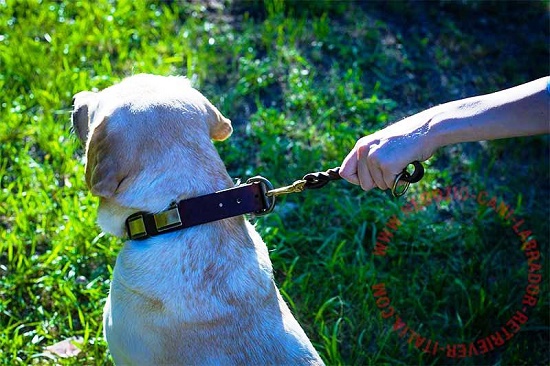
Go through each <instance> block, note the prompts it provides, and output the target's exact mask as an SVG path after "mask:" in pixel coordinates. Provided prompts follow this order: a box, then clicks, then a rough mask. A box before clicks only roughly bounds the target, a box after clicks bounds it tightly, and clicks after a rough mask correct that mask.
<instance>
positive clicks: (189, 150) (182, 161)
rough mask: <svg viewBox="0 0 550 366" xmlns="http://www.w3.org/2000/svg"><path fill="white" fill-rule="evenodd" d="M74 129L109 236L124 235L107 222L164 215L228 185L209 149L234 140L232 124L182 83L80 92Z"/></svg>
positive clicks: (125, 84)
mask: <svg viewBox="0 0 550 366" xmlns="http://www.w3.org/2000/svg"><path fill="white" fill-rule="evenodd" d="M72 123H73V127H74V130H75V132H76V135H77V136H78V138H79V140H80V141H81V142H82V144H83V145H84V146H85V151H86V183H87V185H88V187H89V188H90V190H91V192H92V193H93V194H94V195H96V196H99V197H100V211H99V221H100V225H101V226H102V227H103V229H104V230H106V231H109V232H114V231H116V232H114V233H115V234H118V233H119V232H118V230H113V229H112V228H105V227H104V225H102V223H101V221H103V220H102V216H107V217H104V218H105V220H112V219H113V218H112V217H110V218H109V217H108V216H113V215H115V216H116V215H117V214H123V215H126V214H127V213H128V212H135V211H137V210H145V211H151V212H156V211H161V210H163V209H165V208H166V207H167V206H168V205H169V204H170V203H171V202H172V201H174V200H178V199H182V198H186V197H189V196H196V195H200V194H205V193H211V192H212V190H219V189H223V188H227V187H228V185H230V184H231V179H230V178H229V176H228V175H227V172H226V170H225V167H224V165H223V163H222V162H221V159H220V157H219V155H218V154H217V152H216V150H215V148H214V146H213V144H212V142H211V139H213V140H225V139H226V138H228V137H229V136H230V135H231V133H232V131H233V129H232V127H231V121H230V120H228V119H227V118H225V117H224V116H223V115H222V114H221V113H220V112H219V111H218V110H217V109H216V107H214V106H213V105H212V104H211V103H210V102H209V101H208V100H207V99H206V98H205V97H204V96H203V95H202V94H201V93H199V92H198V91H197V90H195V89H193V88H192V87H191V85H190V83H189V81H188V80H187V79H185V78H183V77H163V76H154V75H145V74H142V75H135V76H132V77H129V78H127V79H125V80H123V81H122V82H121V83H119V84H116V85H114V86H111V87H109V88H107V89H104V90H102V91H100V92H87V91H85V92H80V93H78V94H76V95H75V96H74V109H73V113H72ZM116 226H117V227H120V229H121V230H122V226H121V225H119V224H118V223H117V224H116Z"/></svg>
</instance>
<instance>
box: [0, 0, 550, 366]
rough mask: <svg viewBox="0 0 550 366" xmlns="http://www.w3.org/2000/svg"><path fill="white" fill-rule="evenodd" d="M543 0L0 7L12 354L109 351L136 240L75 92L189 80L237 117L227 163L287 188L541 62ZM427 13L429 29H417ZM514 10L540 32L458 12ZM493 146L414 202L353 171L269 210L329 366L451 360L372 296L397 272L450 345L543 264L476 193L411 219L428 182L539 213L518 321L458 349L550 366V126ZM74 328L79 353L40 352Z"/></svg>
mask: <svg viewBox="0 0 550 366" xmlns="http://www.w3.org/2000/svg"><path fill="white" fill-rule="evenodd" d="M216 4H217V5H216ZM541 4H542V3H541ZM541 4H539V3H529V4H527V3H524V4H523V5H522V7H521V9H516V8H514V7H513V5H506V6H501V7H497V6H494V5H490V4H489V5H487V4H485V3H483V2H473V3H467V4H463V3H452V4H446V5H445V4H443V5H435V4H433V6H432V5H430V6H428V5H425V4H424V5H422V4H421V3H417V4H416V5H415V6H412V5H410V4H402V3H399V4H396V3H388V4H383V3H365V4H355V5H353V4H349V3H345V2H328V1H318V2H309V3H303V2H282V1H266V2H265V3H252V2H251V3H248V2H237V3H234V4H232V3H231V2H219V3H218V2H213V5H212V6H206V5H203V4H202V3H201V2H196V3H191V4H187V3H185V4H184V3H181V4H180V3H177V2H173V3H162V2H161V3H156V2H145V1H134V2H132V1H117V2H111V1H107V0H102V1H94V2H86V1H84V2H76V1H75V2H73V1H67V2H41V3H39V2H35V1H18V2H11V1H7V2H6V1H0V88H1V90H2V91H1V98H0V121H1V123H0V188H1V190H0V202H1V203H0V364H4V365H14V364H40V363H44V364H48V363H56V364H67V365H72V364H90V365H96V364H97V365H103V364H111V363H112V361H111V359H110V356H109V354H108V352H107V345H106V343H105V342H104V340H103V337H102V326H101V321H102V308H103V305H104V302H105V297H106V296H107V292H108V288H109V281H110V277H111V273H112V266H113V265H114V261H115V258H116V254H117V252H118V250H119V248H120V245H121V242H120V240H118V239H117V238H113V237H110V236H108V235H103V234H101V233H100V231H99V229H98V227H97V226H96V224H95V218H96V207H97V200H96V199H95V198H93V197H92V196H91V195H90V194H89V193H88V191H87V188H86V187H85V184H84V180H83V176H84V169H83V164H82V159H81V155H82V151H81V147H80V146H79V145H78V144H77V142H76V140H75V138H74V137H72V136H71V135H70V131H69V130H70V111H71V99H72V96H73V95H74V94H75V93H76V92H79V91H82V90H96V89H102V88H104V87H107V86H109V85H112V84H113V83H116V82H118V81H119V80H121V79H122V78H124V77H125V76H128V75H131V74H135V73H140V72H150V73H157V74H163V75H169V74H179V75H186V76H187V77H189V78H190V79H191V80H192V81H193V83H194V84H195V85H196V86H197V87H198V88H199V89H200V90H201V91H203V93H204V94H205V95H207V96H208V97H209V98H210V99H211V100H212V101H213V102H214V104H216V105H217V106H219V107H220V109H221V110H222V112H223V113H224V114H225V115H227V116H228V117H229V118H231V119H232V120H233V123H234V125H235V133H234V136H233V137H232V138H231V139H229V140H228V141H226V142H223V143H217V144H216V146H217V148H218V150H219V152H220V155H221V156H222V158H223V159H224V161H225V163H226V165H227V166H228V170H229V172H230V174H231V175H232V176H233V177H236V178H237V177H240V178H243V179H246V178H248V177H250V176H252V175H257V174H261V175H264V176H266V177H267V178H269V179H270V180H271V181H272V182H273V183H274V184H276V185H282V184H288V183H291V182H292V181H294V180H296V179H299V178H301V177H302V176H303V175H304V174H306V173H308V172H311V171H316V170H324V169H327V168H330V167H334V166H337V165H338V164H340V162H341V160H342V158H343V157H344V156H345V155H346V154H347V152H348V151H349V149H350V148H351V147H352V146H353V144H354V143H355V141H356V139H357V138H358V137H360V136H362V135H364V134H366V133H369V132H372V131H375V130H376V129H378V128H380V127H383V126H385V125H386V124H387V123H390V122H393V121H394V120H396V119H398V118H400V117H402V116H403V115H405V114H407V113H410V112H411V110H420V109H422V108H425V107H427V106H430V105H433V104H436V103H441V102H443V101H445V100H449V99H452V98H457V97H461V96H466V95H471V94H472V93H485V92H490V91H492V90H495V89H498V88H504V87H507V86H511V85H512V84H513V83H517V82H521V81H527V80H528V79H529V78H535V77H539V76H542V75H544V74H545V73H546V74H547V73H548V69H547V66H545V65H544V62H540V60H541V59H543V58H544V57H545V56H547V44H546V41H547V39H548V38H547V37H548V30H547V29H546V28H544V27H545V25H544V26H541V25H540V24H542V23H544V16H543V12H544V10H543V9H542V8H544V5H541ZM423 11H425V12H426V14H428V15H429V16H430V17H431V18H430V19H432V20H433V22H434V24H433V28H430V27H432V25H431V23H430V24H424V23H422V22H421V21H418V22H416V23H415V21H413V20H410V19H416V18H419V17H420V15H421V13H422V12H423ZM463 14H467V15H468V16H463ZM487 14H490V15H491V16H489V15H487ZM510 14H513V17H514V19H515V20H514V22H516V20H517V21H520V20H522V19H523V20H525V19H527V18H528V19H529V25H530V27H531V28H530V31H531V32H532V34H531V33H530V34H527V35H525V34H524V33H525V32H517V33H514V35H513V38H510V37H511V36H510V34H506V33H505V32H500V31H497V30H495V29H499V28H498V27H494V29H492V30H487V28H486V27H485V26H484V25H483V24H485V23H479V24H481V25H479V24H478V23H474V25H475V26H476V27H480V28H479V29H482V30H483V32H481V31H479V32H474V31H471V29H470V28H469V26H468V24H466V23H464V24H463V23H462V22H463V21H464V22H465V21H466V19H477V18H481V17H484V19H485V20H484V21H485V22H486V23H487V22H489V23H491V22H493V21H498V22H500V23H499V24H507V23H514V22H512V21H511V20H510V19H511V17H512V16H511V15H510ZM402 18H407V19H409V20H408V21H407V22H406V23H407V24H409V23H410V22H412V23H410V24H412V25H410V27H412V28H407V27H409V25H407V24H405V23H404V22H403V21H401V20H400V19H402ZM516 18H517V19H516ZM518 19H519V20H518ZM541 19H542V20H541ZM430 22H431V21H430ZM541 22H542V23H541ZM491 24H492V23H491ZM514 24H515V23H514ZM544 24H545V23H544ZM423 27H424V28H423ZM484 27H485V28H484ZM411 29H412V30H413V31H410V30H411ZM434 29H437V32H436V31H435V30H434ZM438 32H441V33H438ZM545 32H546V33H545ZM480 34H487V37H488V38H487V40H486V39H484V38H480V36H479V35H480ZM522 37H528V39H529V42H526V41H525V38H522ZM516 48H517V49H521V50H522V52H521V55H519V54H514V52H516ZM506 52H508V53H511V54H513V55H515V57H516V58H517V60H516V59H515V58H514V57H508V58H507V60H508V61H506V62H503V61H502V59H501V58H500V54H501V53H506ZM479 55H481V56H484V57H481V58H476V57H477V56H479ZM509 60H512V61H509ZM489 66H490V67H489ZM476 68H477V69H476ZM470 78H471V82H470V81H469V80H470ZM484 146H485V147H480V146H479V145H478V144H465V145H460V146H456V147H453V148H449V149H445V150H443V151H441V152H440V153H438V154H437V155H436V156H435V157H434V158H433V159H432V160H431V161H430V162H427V163H426V166H427V168H428V169H427V174H426V177H425V178H424V180H423V181H421V182H420V183H419V184H417V185H416V186H415V187H412V188H411V191H410V192H409V193H408V194H407V196H406V197H404V198H402V199H400V200H394V199H392V198H391V197H389V196H388V195H387V194H385V193H382V192H378V191H373V192H369V193H363V192H362V191H360V189H359V188H357V187H354V186H351V185H349V184H346V183H344V182H342V181H339V182H333V183H331V184H330V185H328V186H326V187H325V188H323V189H321V190H319V191H307V192H305V193H303V194H300V195H295V196H291V197H288V198H286V199H282V200H280V202H279V203H278V206H277V208H276V210H275V212H274V213H272V214H271V215H269V216H266V217H264V218H261V219H258V220H257V222H256V227H257V228H258V230H259V231H260V233H261V234H262V236H263V238H264V239H265V241H266V243H267V244H268V247H269V250H270V254H271V258H272V261H273V265H274V269H275V278H276V281H277V283H278V285H279V286H280V288H281V292H282V294H283V297H284V298H285V299H286V300H287V301H288V303H289V305H290V307H291V309H292V311H293V312H294V313H295V315H296V317H297V318H298V319H299V321H300V323H301V324H302V325H303V327H304V329H305V330H306V332H307V334H308V335H309V336H310V338H311V339H312V341H313V343H314V344H315V346H316V348H317V349H318V350H319V352H320V354H321V356H322V357H323V359H324V360H325V361H326V362H327V363H328V364H380V363H388V364H424V363H428V364H432V363H446V362H449V361H452V362H454V361H453V360H450V359H449V358H447V357H446V356H445V354H443V353H441V354H438V355H437V356H433V355H428V354H425V353H422V352H421V351H420V350H419V349H418V348H416V347H414V345H411V344H410V343H408V342H407V340H408V338H403V337H401V338H400V337H399V335H398V332H396V331H394V330H393V329H392V327H393V325H394V320H395V319H383V318H382V317H381V310H382V309H380V308H379V306H378V305H377V302H376V300H377V298H376V297H375V296H374V292H375V291H374V290H373V288H372V286H373V285H375V284H377V283H380V282H381V281H385V283H386V285H387V289H388V294H389V298H391V301H392V304H393V305H394V306H395V308H396V309H399V312H400V313H401V314H402V316H403V317H404V319H405V317H406V320H405V321H406V322H407V324H409V325H410V326H411V328H413V329H415V330H417V331H419V332H421V333H422V335H423V336H426V337H429V338H430V339H433V340H436V339H438V340H440V341H441V342H447V343H452V344H458V343H461V342H462V343H467V342H470V341H472V340H474V339H476V337H479V336H481V335H486V334H490V333H491V332H494V331H495V330H496V329H498V327H500V326H501V325H502V324H503V323H504V322H506V321H507V320H508V319H510V317H511V315H512V314H513V313H514V312H515V311H516V310H517V307H518V304H519V303H520V302H521V298H522V295H523V292H524V291H525V287H526V285H527V284H526V273H527V272H526V271H527V265H526V259H525V256H524V254H523V253H522V252H521V250H520V247H521V242H520V239H519V237H518V235H517V234H516V233H515V232H514V230H513V229H512V226H513V224H511V223H510V222H505V221H503V220H501V218H499V217H498V215H497V214H495V212H494V210H492V209H491V208H488V207H487V206H486V205H485V206H484V205H480V204H476V203H475V200H474V201H468V202H459V201H455V202H441V203H440V204H439V205H435V204H432V205H426V207H425V209H423V210H419V211H418V212H416V213H415V214H414V215H413V214H411V215H404V214H403V207H404V205H406V204H407V203H409V202H411V201H412V200H416V201H421V200H422V199H423V198H422V197H425V194H426V192H431V191H433V190H435V189H438V188H439V189H443V190H444V189H446V188H447V187H451V188H452V187H463V186H467V187H469V189H470V190H471V191H472V192H473V191H475V192H481V191H486V192H488V194H489V196H488V197H487V198H490V197H491V196H496V197H498V198H499V200H503V201H505V202H506V204H507V205H508V206H510V207H511V208H513V209H514V210H515V212H516V216H517V217H518V218H522V219H524V220H525V224H524V226H523V228H525V229H529V230H531V231H532V232H533V235H534V237H536V239H537V241H538V245H539V250H540V252H541V254H542V259H541V260H540V263H541V264H542V269H541V273H542V274H543V278H544V280H543V282H542V283H541V285H540V296H539V304H538V305H537V307H535V308H534V309H533V310H532V311H531V312H530V313H529V321H528V322H527V324H526V325H524V326H523V327H522V330H521V332H519V333H517V334H515V336H514V337H513V338H512V339H511V340H510V341H508V342H507V343H506V345H505V346H503V347H500V348H498V349H497V350H495V351H493V352H491V353H489V354H488V355H486V356H478V357H473V358H466V359H464V360H462V362H463V363H465V364H480V363H497V364H498V363H502V364H534V363H537V364H547V363H548V361H549V353H548V352H549V351H548V348H547V344H548V339H549V337H548V332H549V328H548V325H549V319H548V313H549V311H548V310H549V309H548V303H549V299H548V281H547V280H546V279H547V278H548V261H547V252H548V232H549V228H548V216H549V210H548V207H549V202H548V201H549V197H548V189H549V187H548V181H549V172H548V154H547V152H548V139H547V138H544V137H543V138H530V139H521V140H514V141H508V142H506V141H504V142H495V143H491V144H488V145H484ZM423 194H424V196H422V195H423ZM393 215H400V216H399V218H400V220H401V221H402V224H401V225H400V226H399V230H397V231H396V232H395V233H394V236H393V237H392V240H391V244H390V246H389V247H388V248H389V249H388V255H387V257H386V258H385V260H381V259H380V258H379V257H377V256H376V255H375V254H374V253H373V252H374V247H375V244H376V242H377V237H378V236H379V235H380V233H381V232H383V230H384V228H385V227H386V225H387V222H388V220H390V218H391V217H392V216H393ZM74 336H79V337H82V338H83V342H84V343H83V345H82V351H81V353H80V354H79V355H78V356H77V357H76V358H70V359H56V360H54V358H53V356H52V355H47V354H45V353H44V349H45V347H46V346H48V345H51V344H54V343H56V342H59V341H61V340H65V339H68V338H71V337H74Z"/></svg>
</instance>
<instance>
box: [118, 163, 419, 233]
mask: <svg viewBox="0 0 550 366" xmlns="http://www.w3.org/2000/svg"><path fill="white" fill-rule="evenodd" d="M411 164H413V165H414V171H413V173H409V172H408V171H407V170H406V168H405V169H404V170H403V171H402V172H401V173H399V174H398V175H397V176H396V178H395V182H394V185H393V187H392V189H391V192H392V194H393V195H394V196H395V197H399V196H402V195H403V194H405V192H406V191H407V189H408V188H409V185H410V184H411V183H416V182H418V181H419V180H420V179H422V177H423V175H424V167H423V166H422V164H420V163H419V162H418V161H415V162H413V163H411ZM339 171H340V168H339V167H338V168H334V169H329V170H327V171H325V172H316V173H309V174H306V175H305V176H304V177H303V178H302V179H300V180H297V181H295V182H294V183H292V184H291V185H288V186H285V187H281V188H277V189H274V188H273V185H272V184H271V182H270V181H269V180H267V179H266V178H264V177H261V176H256V177H252V178H250V179H249V180H247V181H246V183H245V184H240V185H238V186H236V187H233V188H229V189H225V190H223V191H219V192H216V193H210V194H207V195H204V196H199V197H193V198H189V199H186V200H182V201H179V202H176V203H174V204H172V205H171V206H170V207H169V208H168V209H167V210H164V211H162V212H159V213H156V214H154V213H148V212H136V213H135V214H132V215H131V216H129V217H128V218H127V219H126V231H127V233H128V236H129V238H130V239H131V240H143V239H147V238H149V237H151V236H156V235H160V234H164V233H169V232H173V231H176V230H181V229H184V228H188V227H192V226H196V225H200V224H205V223H208V222H212V221H218V220H222V219H226V218H229V217H234V216H239V215H244V214H249V213H253V214H254V215H256V216H262V215H266V214H268V213H270V212H271V211H273V209H274V208H275V197H277V196H281V195H284V194H289V193H296V192H302V191H304V190H305V189H318V188H321V187H324V186H325V185H326V184H327V183H328V182H330V181H333V180H338V179H341V177H340V174H339ZM399 182H403V183H404V184H403V185H401V186H400V185H398V183H399Z"/></svg>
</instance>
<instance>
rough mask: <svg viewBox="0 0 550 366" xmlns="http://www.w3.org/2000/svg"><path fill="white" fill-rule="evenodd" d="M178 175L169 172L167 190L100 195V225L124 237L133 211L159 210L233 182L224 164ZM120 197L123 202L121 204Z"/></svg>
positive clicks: (98, 220)
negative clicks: (101, 196) (109, 195)
mask: <svg viewBox="0 0 550 366" xmlns="http://www.w3.org/2000/svg"><path fill="white" fill-rule="evenodd" d="M180 175H181V176H180V177H175V178H174V174H173V172H172V174H171V176H172V178H171V181H172V182H171V184H170V185H169V187H170V188H171V189H170V192H166V191H164V192H155V193H153V192H151V193H150V194H147V193H146V194H144V195H143V197H141V198H138V199H135V198H134V197H129V198H130V199H128V197H117V198H115V199H106V198H100V203H99V209H98V218H97V222H98V224H99V226H100V227H101V229H102V230H103V231H104V232H107V233H110V234H113V235H115V236H118V237H126V236H127V233H126V228H125V221H126V219H127V218H128V217H129V216H130V215H132V214H134V213H136V212H139V211H143V212H150V213H157V212H161V211H163V210H165V209H167V208H168V207H169V206H170V205H171V204H172V203H174V202H178V201H181V200H185V199H188V198H192V197H198V196H201V195H205V194H209V193H214V192H217V191H221V190H224V189H227V188H231V187H232V186H233V185H234V183H233V181H232V179H231V178H230V176H229V175H228V174H227V171H226V170H225V167H224V166H223V164H222V165H221V166H219V167H218V169H216V170H214V171H213V170H210V171H201V172H193V173H192V176H190V173H188V172H181V173H180ZM165 186H166V184H165ZM146 191H147V190H145V192H146ZM176 192H185V193H176ZM121 200H122V201H123V202H124V201H126V202H124V203H123V204H121V203H120V201H121Z"/></svg>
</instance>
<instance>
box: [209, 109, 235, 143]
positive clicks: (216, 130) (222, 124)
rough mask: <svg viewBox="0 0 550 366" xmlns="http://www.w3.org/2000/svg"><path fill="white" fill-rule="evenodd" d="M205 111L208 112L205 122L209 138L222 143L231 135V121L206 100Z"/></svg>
mask: <svg viewBox="0 0 550 366" xmlns="http://www.w3.org/2000/svg"><path fill="white" fill-rule="evenodd" d="M206 111H207V112H208V117H207V122H208V128H209V130H210V138H211V139H212V140H216V141H223V140H225V139H227V138H228V137H229V136H231V133H233V127H232V126H231V120H229V119H228V118H225V117H224V116H223V115H222V114H221V113H220V111H218V109H217V108H216V107H214V106H213V105H212V103H210V102H209V101H208V100H207V101H206Z"/></svg>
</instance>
